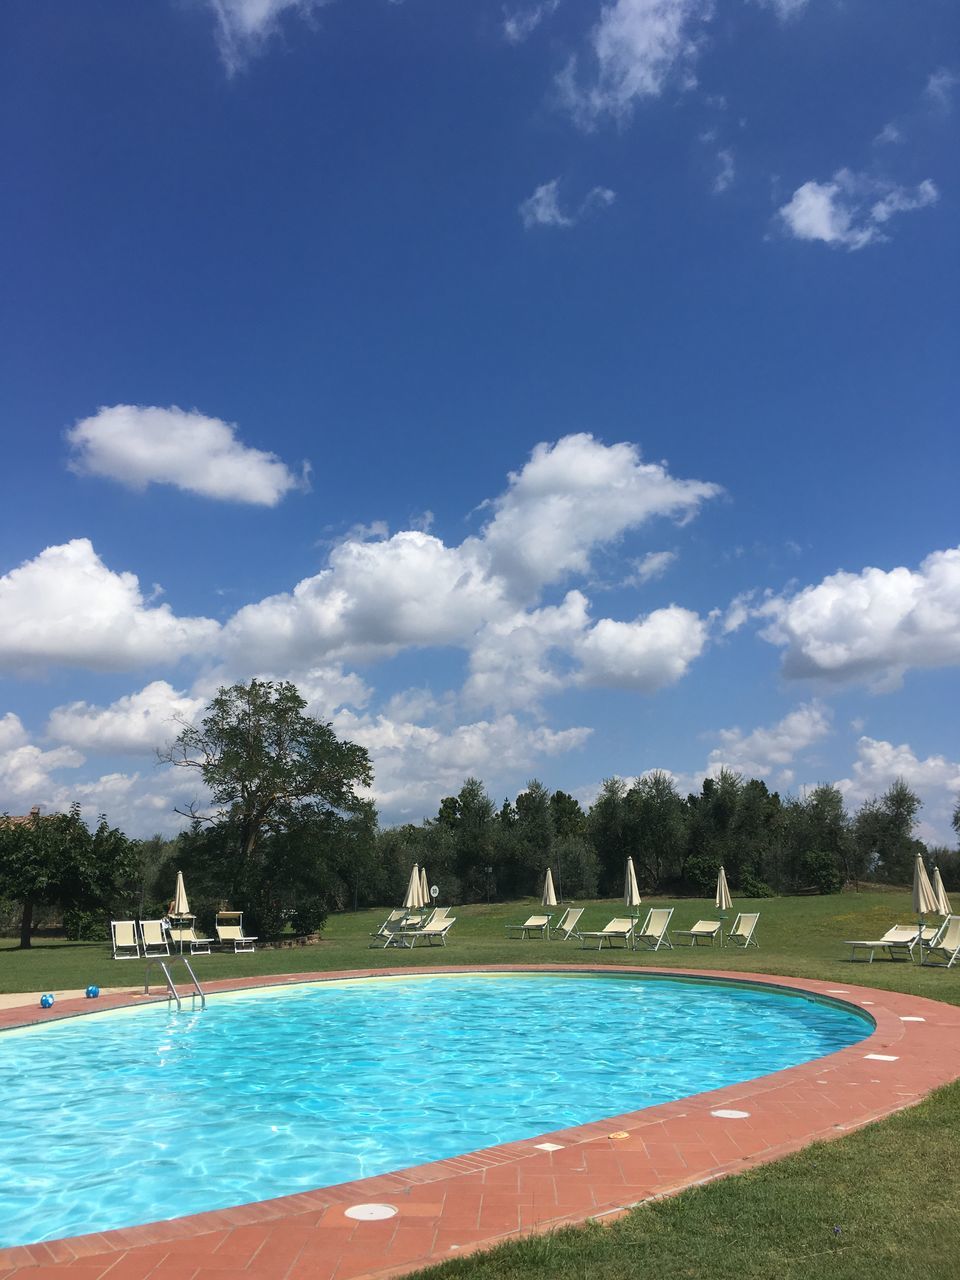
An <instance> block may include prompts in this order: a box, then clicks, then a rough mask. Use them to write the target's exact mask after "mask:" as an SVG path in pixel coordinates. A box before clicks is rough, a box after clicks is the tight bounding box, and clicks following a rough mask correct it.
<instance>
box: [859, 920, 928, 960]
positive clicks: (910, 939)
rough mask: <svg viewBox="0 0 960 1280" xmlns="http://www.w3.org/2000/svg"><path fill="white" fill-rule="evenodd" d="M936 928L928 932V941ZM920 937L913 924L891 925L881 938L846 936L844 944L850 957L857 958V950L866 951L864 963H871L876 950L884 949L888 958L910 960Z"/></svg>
mask: <svg viewBox="0 0 960 1280" xmlns="http://www.w3.org/2000/svg"><path fill="white" fill-rule="evenodd" d="M935 933H936V930H935V929H934V930H932V932H931V933H930V938H929V939H928V940H929V941H931V942H932V941H933V936H934V934H935ZM919 937H920V931H919V929H918V927H917V926H916V925H915V924H895V925H892V926H891V927H890V928H889V929H888V930H887V932H886V933H885V934H884V935H883V937H881V938H848V939H847V943H846V945H847V946H848V947H849V948H850V959H851V960H856V959H858V956H857V952H858V951H867V952H869V954H868V955H867V957H866V963H867V964H872V963H873V957H874V955H875V953H876V952H877V951H886V953H887V957H888V959H890V960H911V959H912V958H913V948H914V947H915V946H916V944H917V939H918V938H919Z"/></svg>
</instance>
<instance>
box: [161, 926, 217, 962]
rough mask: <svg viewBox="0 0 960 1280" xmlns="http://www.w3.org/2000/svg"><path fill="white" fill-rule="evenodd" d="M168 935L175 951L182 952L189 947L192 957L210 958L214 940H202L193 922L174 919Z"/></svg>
mask: <svg viewBox="0 0 960 1280" xmlns="http://www.w3.org/2000/svg"><path fill="white" fill-rule="evenodd" d="M167 934H168V936H169V938H170V941H171V943H172V944H173V947H174V949H175V950H177V951H182V950H183V948H184V947H189V948H190V954H191V955H192V956H208V955H209V954H210V944H211V943H212V942H213V938H201V937H200V936H199V934H198V933H197V930H196V926H195V925H194V923H193V921H192V920H187V919H185V918H183V919H179V920H178V919H176V918H174V919H173V920H172V921H171V922H170V928H169V929H168V930H167Z"/></svg>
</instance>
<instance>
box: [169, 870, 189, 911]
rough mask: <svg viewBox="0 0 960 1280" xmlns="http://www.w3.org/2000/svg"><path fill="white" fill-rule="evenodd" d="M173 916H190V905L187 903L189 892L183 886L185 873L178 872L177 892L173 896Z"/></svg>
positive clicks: (171, 909)
mask: <svg viewBox="0 0 960 1280" xmlns="http://www.w3.org/2000/svg"><path fill="white" fill-rule="evenodd" d="M170 914H171V915H172V916H188V915H189V914H190V903H189V902H188V901H187V891H186V889H185V888H184V884H183V872H182V871H178V872H177V891H176V893H175V894H174V895H173V905H172V906H171V908H170Z"/></svg>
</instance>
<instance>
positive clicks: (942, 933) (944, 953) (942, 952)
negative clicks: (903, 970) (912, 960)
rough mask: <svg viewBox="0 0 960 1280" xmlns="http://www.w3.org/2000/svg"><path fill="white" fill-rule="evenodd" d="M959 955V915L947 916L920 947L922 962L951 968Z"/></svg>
mask: <svg viewBox="0 0 960 1280" xmlns="http://www.w3.org/2000/svg"><path fill="white" fill-rule="evenodd" d="M957 956H960V916H947V918H946V920H944V922H943V924H942V925H941V926H940V928H939V929H938V930H937V933H936V935H935V936H934V938H933V939H932V941H931V942H930V943H929V945H928V944H927V943H924V945H923V948H922V958H921V963H922V964H930V965H941V966H942V967H943V968H945V969H949V968H951V967H952V966H953V965H954V964H955V963H956V960H957Z"/></svg>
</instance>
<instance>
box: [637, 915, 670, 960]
mask: <svg viewBox="0 0 960 1280" xmlns="http://www.w3.org/2000/svg"><path fill="white" fill-rule="evenodd" d="M672 915H673V907H651V908H650V910H649V911H648V912H647V918H646V920H644V922H643V928H642V929H637V930H636V931H635V933H634V935H633V945H634V947H638V946H641V947H646V948H647V949H648V950H649V951H659V950H660V948H661V947H669V948H670V949H671V951H672V950H673V943H672V942H671V941H670V936H669V934H668V933H667V926H668V925H669V924H670V917H671V916H672Z"/></svg>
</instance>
